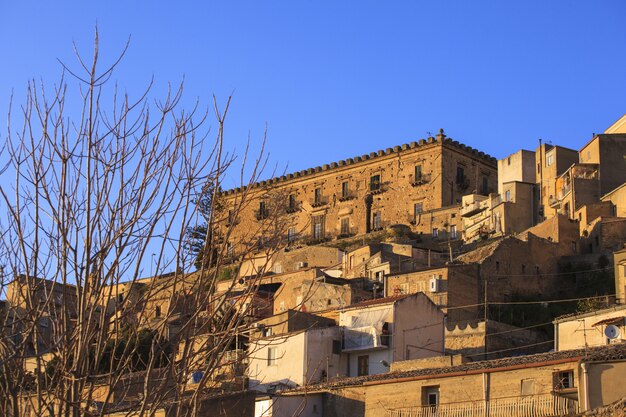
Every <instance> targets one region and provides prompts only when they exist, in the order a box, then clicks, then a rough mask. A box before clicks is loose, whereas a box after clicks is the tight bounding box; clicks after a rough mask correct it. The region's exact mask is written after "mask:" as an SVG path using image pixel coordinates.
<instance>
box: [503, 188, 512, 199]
mask: <svg viewBox="0 0 626 417" xmlns="http://www.w3.org/2000/svg"><path fill="white" fill-rule="evenodd" d="M504 201H511V190H506V192H505V193H504Z"/></svg>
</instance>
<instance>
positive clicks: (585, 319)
mask: <svg viewBox="0 0 626 417" xmlns="http://www.w3.org/2000/svg"><path fill="white" fill-rule="evenodd" d="M624 316H626V306H617V307H615V308H611V309H605V310H599V311H595V312H593V313H587V314H580V315H578V316H573V317H571V318H565V319H560V320H556V321H555V322H554V334H555V339H554V349H555V350H557V351H558V350H570V349H580V348H584V347H586V346H587V347H588V346H604V345H607V344H609V340H608V339H607V337H606V336H605V335H604V330H605V329H606V326H607V324H603V323H600V322H601V321H603V320H607V319H612V318H620V317H622V318H623V317H624ZM598 323H600V324H598ZM616 325H617V326H618V327H619V328H620V329H621V336H620V337H619V338H618V339H617V340H619V341H621V340H626V328H625V327H624V320H621V323H618V324H616Z"/></svg>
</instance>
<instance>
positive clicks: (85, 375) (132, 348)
mask: <svg viewBox="0 0 626 417" xmlns="http://www.w3.org/2000/svg"><path fill="white" fill-rule="evenodd" d="M98 47H99V43H98V35H97V31H96V38H95V48H94V53H93V59H92V60H91V61H90V62H86V61H85V60H83V57H82V56H81V55H80V54H79V53H77V54H76V56H77V58H78V69H77V70H74V69H72V68H70V67H68V66H66V65H63V68H64V71H63V76H62V78H61V80H60V83H59V84H58V85H56V86H55V87H54V88H53V89H51V90H48V89H47V88H45V87H44V85H43V84H42V85H39V84H36V83H35V82H31V83H29V85H28V90H27V97H26V100H25V103H24V105H23V106H22V107H21V108H20V112H19V117H18V115H17V114H16V113H15V111H12V114H11V115H10V117H9V119H10V120H11V121H12V123H13V124H10V125H9V128H8V131H7V137H6V146H5V147H4V148H3V151H2V154H1V157H0V160H1V161H3V162H4V163H5V164H6V165H5V166H4V168H3V170H2V181H1V183H0V205H1V206H2V208H1V210H2V213H3V214H4V217H3V218H2V219H1V220H0V265H1V266H2V271H1V273H2V280H1V282H0V285H1V286H2V288H0V290H1V291H2V293H3V294H4V295H5V296H6V297H7V301H6V302H3V303H2V304H0V313H1V315H0V320H1V322H0V324H1V325H2V328H1V329H2V330H1V333H0V336H1V338H0V367H1V370H0V413H1V414H2V415H6V416H28V415H31V416H67V417H69V416H72V417H74V416H82V415H105V414H108V413H111V412H114V411H115V412H119V413H122V415H123V414H124V413H127V414H128V415H131V413H132V415H137V416H144V415H154V414H155V412H156V410H159V409H162V408H164V407H167V409H168V413H169V414H168V415H175V416H194V415H197V414H198V411H199V410H200V408H201V406H202V401H203V399H204V398H206V397H207V396H210V395H211V394H212V393H220V392H224V391H225V390H229V389H230V390H237V389H241V388H243V387H244V386H245V381H243V380H238V379H236V378H230V379H228V380H227V382H228V383H230V384H231V386H230V387H229V386H226V385H225V383H217V382H216V381H218V380H219V379H220V378H218V376H219V375H225V374H227V372H226V371H227V370H229V369H232V368H234V367H237V366H239V365H240V363H241V358H240V357H239V352H240V348H241V346H237V342H238V341H239V337H240V335H242V334H245V329H246V326H247V322H246V311H245V308H241V307H240V306H237V305H236V304H234V303H231V302H229V299H228V297H229V295H228V289H229V288H232V286H234V285H235V282H236V277H235V276H228V278H227V280H226V282H225V284H226V285H225V288H226V290H223V291H221V292H219V291H217V286H218V282H219V281H220V280H223V278H224V274H223V271H224V269H225V268H227V267H228V266H229V264H231V263H232V262H233V257H232V256H231V255H232V254H231V253H230V249H229V246H228V245H229V244H232V242H230V243H229V234H230V228H231V227H232V226H229V225H230V224H232V223H233V222H227V219H226V218H225V217H224V214H223V210H220V208H219V207H217V206H216V204H217V201H218V200H219V199H218V198H217V197H218V194H219V190H220V189H221V186H222V177H223V174H224V172H225V170H226V169H228V168H230V169H232V164H233V162H234V161H235V158H234V156H233V155H230V154H228V153H226V152H224V150H223V147H224V143H223V140H224V124H225V118H226V115H227V113H228V106H229V104H230V98H229V99H228V100H227V101H226V103H225V105H224V106H223V108H220V106H218V104H217V101H216V100H215V99H214V100H213V110H214V118H215V122H214V126H216V129H215V130H213V132H212V133H211V131H210V130H209V129H207V128H205V126H208V125H210V124H211V123H210V122H209V121H208V120H207V119H212V118H213V116H210V115H211V113H210V112H206V113H205V112H202V111H200V110H199V108H198V107H195V108H193V109H191V110H190V111H186V110H183V109H181V99H182V94H183V87H182V85H180V86H179V87H177V88H172V89H170V91H169V92H168V94H167V95H166V97H165V98H164V99H162V100H160V101H154V102H152V101H151V100H149V98H148V97H149V95H150V87H151V85H150V87H148V88H147V89H146V91H145V92H144V93H143V94H142V95H141V96H140V97H139V98H138V99H137V100H131V98H130V97H129V96H128V95H127V94H125V93H123V92H121V91H119V90H118V89H117V86H116V85H114V84H112V81H111V76H112V74H113V71H114V69H115V68H116V66H117V65H119V62H120V60H121V59H122V57H123V55H124V52H125V50H124V52H123V53H122V54H121V55H120V57H119V59H118V60H116V61H115V62H114V63H113V64H112V65H111V66H108V67H106V68H103V69H102V68H101V65H100V62H99V49H98ZM66 79H67V80H70V81H71V82H73V83H76V84H78V85H79V89H78V92H79V93H80V94H79V95H78V100H77V102H75V101H74V100H73V99H74V98H75V96H74V95H72V92H73V90H72V89H71V87H70V86H69V85H68V84H67V82H66ZM106 102H109V104H108V105H105V103H106ZM209 116H210V117H209ZM16 119H18V120H19V125H15V121H16ZM242 160H243V162H245V161H246V156H245V155H244V156H243V158H242ZM251 165H252V168H251V169H250V171H251V174H249V175H248V177H247V178H246V177H245V176H244V173H245V172H247V170H244V169H243V168H241V183H242V184H244V185H245V184H252V183H254V182H256V181H257V180H258V177H259V175H260V173H261V171H262V168H263V165H264V159H263V158H262V157H259V158H257V159H256V161H253V162H252V163H251ZM11 177H12V179H11ZM249 189H250V187H246V186H243V187H241V190H242V192H241V196H240V198H239V199H238V200H237V201H238V203H237V205H236V206H235V207H234V208H233V210H232V212H233V213H234V214H233V213H231V216H233V215H234V216H236V215H237V213H238V210H239V209H240V208H241V207H243V206H245V204H247V201H248V198H249V195H248V192H249ZM200 190H205V191H206V190H211V192H212V193H213V195H212V198H211V199H209V200H208V204H209V207H206V206H205V207H203V210H204V213H205V214H206V213H208V216H207V217H206V219H205V221H206V224H207V227H206V229H205V230H206V235H205V236H204V239H203V240H204V249H203V253H204V258H205V259H204V260H203V262H201V263H200V264H199V269H198V270H196V271H194V269H195V268H194V263H196V260H197V259H196V254H193V253H190V252H189V251H188V250H186V249H187V248H188V245H189V239H188V237H189V236H188V235H187V234H186V231H187V230H189V228H190V227H192V226H193V225H194V224H195V223H196V222H197V221H198V207H197V204H195V202H197V201H198V195H199V192H200ZM271 218H272V219H274V217H271ZM281 224H282V223H280V222H278V221H273V222H271V223H270V222H269V221H268V222H265V223H263V224H262V225H261V226H260V227H262V228H263V231H264V233H265V234H264V236H266V242H271V244H269V245H265V246H264V250H266V251H275V250H278V248H279V247H280V245H281V244H282V242H281V240H280V238H278V237H279V236H283V235H284V230H280V227H281ZM217 230H219V233H218V232H216V231H217ZM240 247H250V248H252V247H253V245H250V244H248V242H241V245H240ZM246 256H247V254H246V253H243V254H239V258H238V259H240V260H241V259H245V257H246ZM190 271H193V272H190ZM142 277H147V278H142ZM254 279H255V280H260V279H262V274H259V275H258V276H257V277H255V278H254ZM222 282H223V281H222ZM255 288H256V286H255V285H254V282H252V285H249V286H247V287H246V290H245V291H244V292H243V294H240V296H244V297H249V298H253V297H254V295H255V294H254V291H255ZM233 352H234V354H233Z"/></svg>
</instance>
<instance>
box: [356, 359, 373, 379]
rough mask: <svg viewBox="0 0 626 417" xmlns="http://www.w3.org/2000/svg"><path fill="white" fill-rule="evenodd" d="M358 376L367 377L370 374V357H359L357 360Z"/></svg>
mask: <svg viewBox="0 0 626 417" xmlns="http://www.w3.org/2000/svg"><path fill="white" fill-rule="evenodd" d="M357 364H358V367H357V376H365V375H369V374H370V357H369V356H368V355H364V356H359V357H358V358H357Z"/></svg>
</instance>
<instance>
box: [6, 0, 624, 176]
mask: <svg viewBox="0 0 626 417" xmlns="http://www.w3.org/2000/svg"><path fill="white" fill-rule="evenodd" d="M624 17H626V2H624V1H623V0H615V1H608V0H607V1H582V0H567V1H559V0H551V1H545V0H540V1H532V0H530V1H524V2H521V1H520V2H511V1H501V0H500V1H478V0H477V1H467V0H464V1H428V2H426V1H392V2H382V1H358V2H357V1H343V2H338V1H295V0H290V1H221V2H214V1H203V2H200V1H198V2H190V1H180V2H171V1H170V2H163V1H151V2H143V1H142V2H139V1H124V2H122V1H107V2H102V1H100V2H99V1H90V2H86V1H82V2H79V1H62V0H59V1H55V2H37V3H36V2H32V1H21V2H7V1H5V2H1V3H0V37H1V42H0V57H1V59H0V61H1V62H2V64H1V65H0V114H2V115H3V116H1V117H0V139H3V138H4V137H5V132H6V121H5V120H6V118H5V117H4V114H6V110H7V103H8V100H9V96H10V94H11V91H15V101H16V102H19V101H20V99H21V97H22V96H23V91H24V89H25V86H26V83H27V81H28V79H29V78H36V79H40V78H41V79H43V80H45V81H47V82H53V81H55V80H56V79H57V78H58V75H59V73H60V67H59V64H58V63H57V61H56V59H57V58H59V59H61V60H64V61H66V62H69V63H73V62H74V61H73V60H72V41H75V42H76V43H77V45H78V47H79V49H80V50H81V51H83V52H85V53H88V52H89V48H90V45H91V41H92V38H93V28H94V26H95V24H96V23H97V24H98V26H99V28H100V36H101V45H102V48H103V51H104V57H105V60H106V59H111V58H112V57H113V56H114V55H115V53H116V52H117V51H119V50H120V49H121V48H122V47H123V45H124V43H125V40H126V38H127V37H128V36H131V46H130V50H129V52H128V54H127V56H126V58H125V60H124V61H123V63H122V64H121V66H120V67H119V68H118V71H117V72H116V74H115V78H116V79H117V80H118V81H119V83H120V85H121V86H123V87H124V88H126V89H128V90H129V91H130V92H131V93H133V92H139V91H140V90H141V88H142V87H143V86H145V85H146V84H147V82H148V80H149V79H150V77H152V76H153V75H154V77H155V81H156V83H157V88H156V89H155V93H158V92H159V91H162V89H163V88H165V86H166V83H167V81H172V82H178V81H180V80H181V79H182V77H183V76H184V77H185V81H186V99H187V100H188V103H190V104H192V103H193V102H194V101H195V99H196V98H197V97H199V98H200V99H201V101H202V102H203V103H204V104H205V105H210V100H211V96H212V94H216V95H217V97H218V99H220V100H224V99H225V98H226V97H227V95H228V94H229V93H231V92H234V100H233V103H232V108H231V113H230V117H229V120H228V126H227V130H226V135H227V140H228V145H227V146H228V147H229V148H231V149H236V150H238V151H241V150H242V149H243V147H244V144H245V141H246V139H247V138H248V135H250V137H251V138H252V140H253V141H254V142H255V144H257V145H258V141H259V139H260V138H261V137H262V133H263V130H264V128H265V126H267V128H268V139H269V141H268V145H267V148H268V150H269V152H270V160H271V162H272V164H276V165H278V167H279V169H280V170H282V169H283V168H285V167H287V169H288V170H289V171H292V170H300V169H304V168H307V167H309V166H316V165H321V164H323V163H328V162H332V161H335V160H339V159H344V158H347V157H351V156H354V155H360V154H363V153H366V152H370V151H374V150H377V149H381V148H383V149H384V148H386V147H390V146H393V145H397V144H402V143H406V142H409V141H412V140H417V139H419V138H423V137H425V136H427V132H432V133H436V132H437V130H438V129H439V128H441V127H443V128H444V129H445V130H446V132H447V133H448V135H449V136H451V137H453V138H454V139H456V140H459V141H461V142H463V143H465V144H468V145H471V146H473V147H475V148H478V149H480V150H482V151H485V152H487V153H489V154H491V155H493V156H495V157H497V158H502V157H504V156H506V155H507V154H509V153H512V152H515V151H516V150H518V149H520V148H527V149H534V148H535V147H536V145H537V142H538V139H539V138H543V139H544V140H547V141H552V142H553V143H554V144H560V145H562V146H568V147H572V148H579V147H580V146H582V145H583V144H584V143H585V142H586V141H587V140H588V139H590V138H591V134H592V132H601V131H603V130H604V129H605V128H606V127H607V126H608V125H610V124H611V123H612V122H613V121H615V120H616V119H617V118H619V117H620V116H621V115H622V114H624V113H626V54H625V53H624V51H625V50H626V31H625V30H623V19H624Z"/></svg>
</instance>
